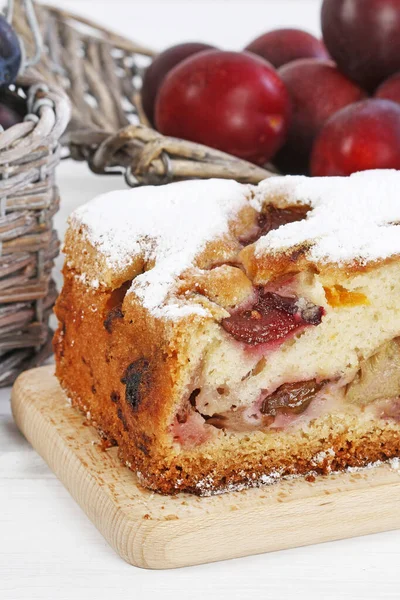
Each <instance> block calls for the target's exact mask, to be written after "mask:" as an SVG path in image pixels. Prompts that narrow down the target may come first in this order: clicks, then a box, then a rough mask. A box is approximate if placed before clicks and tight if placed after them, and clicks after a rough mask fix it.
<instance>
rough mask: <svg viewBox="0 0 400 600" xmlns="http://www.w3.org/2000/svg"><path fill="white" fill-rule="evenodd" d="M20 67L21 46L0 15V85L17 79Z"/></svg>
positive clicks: (9, 26) (8, 24)
mask: <svg viewBox="0 0 400 600" xmlns="http://www.w3.org/2000/svg"><path fill="white" fill-rule="evenodd" d="M20 66H21V45H20V43H19V39H18V36H17V34H16V32H15V31H14V29H13V28H12V26H11V25H10V23H8V21H7V20H6V19H5V17H3V16H2V15H0V85H9V84H10V83H13V82H14V81H15V79H16V78H17V75H18V71H19V68H20Z"/></svg>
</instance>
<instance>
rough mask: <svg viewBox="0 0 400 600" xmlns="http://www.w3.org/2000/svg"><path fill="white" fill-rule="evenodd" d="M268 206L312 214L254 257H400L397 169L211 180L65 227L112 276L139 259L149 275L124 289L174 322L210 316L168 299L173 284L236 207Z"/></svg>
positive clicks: (128, 197)
mask: <svg viewBox="0 0 400 600" xmlns="http://www.w3.org/2000/svg"><path fill="white" fill-rule="evenodd" d="M270 203H274V204H276V205H277V206H278V207H285V206H293V205H296V204H298V205H306V206H309V207H310V208H311V210H310V211H309V212H308V213H307V216H306V218H305V219H303V220H301V221H297V222H293V223H288V224H286V225H282V226H280V227H279V228H278V229H275V230H273V231H270V232H269V233H268V234H267V235H264V236H263V237H261V238H260V239H259V240H258V241H257V242H256V243H255V257H256V259H257V258H260V259H262V256H263V255H271V254H273V255H279V254H280V253H285V252H287V251H290V250H293V248H296V247H299V245H301V246H302V247H304V246H305V245H306V246H307V247H308V249H307V251H306V258H307V260H308V261H310V262H315V263H324V262H326V263H335V264H339V265H340V264H346V263H349V262H355V261H356V262H358V263H359V264H366V263H368V262H371V261H376V260H381V259H385V258H388V257H389V256H392V255H395V254H400V235H399V233H400V229H399V225H400V171H394V170H393V171H388V170H382V171H365V172H363V173H357V174H354V175H352V176H350V177H324V178H307V177H297V176H296V177H290V176H286V177H271V178H269V179H267V180H265V181H263V182H261V183H260V184H259V185H258V186H250V185H243V184H239V183H237V182H235V181H230V180H220V179H210V180H205V181H204V180H203V181H202V180H199V181H185V182H180V183H174V184H169V185H165V186H160V187H152V186H148V187H143V188H136V189H130V190H122V191H115V192H110V193H108V194H104V195H101V196H99V197H97V198H95V199H94V200H92V201H91V202H89V203H88V204H86V205H84V206H81V207H80V208H78V209H77V210H76V211H75V212H74V213H73V215H72V216H71V219H70V225H71V227H72V228H73V229H75V230H80V231H82V233H83V235H84V237H85V238H86V239H87V240H88V241H89V242H90V244H91V245H92V246H93V247H94V248H95V250H96V251H97V252H99V253H101V255H102V256H103V257H104V259H105V262H106V264H107V267H108V268H109V269H111V270H113V271H119V270H123V269H124V267H126V265H128V264H129V263H130V261H132V257H134V256H135V255H139V254H141V255H144V256H145V259H146V261H147V262H150V263H151V268H149V270H147V271H145V272H144V273H141V274H139V275H137V276H136V277H135V278H134V280H133V282H132V286H131V288H130V291H132V292H134V293H135V294H136V295H137V296H138V297H139V298H140V300H141V302H142V303H143V305H144V306H145V307H146V308H148V309H149V310H150V311H152V312H153V313H154V314H157V315H158V316H162V317H167V318H175V317H182V316H185V315H186V314H193V313H198V314H205V313H206V311H205V309H204V308H203V307H202V306H201V305H199V304H195V303H184V302H182V301H180V300H179V299H177V298H174V297H173V295H172V294H170V295H169V296H168V300H166V298H167V295H168V294H169V292H170V291H171V289H173V286H174V284H175V282H176V280H177V277H179V275H181V274H182V273H183V272H184V271H185V270H186V269H187V268H189V267H190V266H192V265H193V262H194V260H195V258H196V256H198V255H199V253H200V252H201V251H202V250H204V248H205V247H206V245H207V243H208V242H210V241H214V240H217V239H219V238H222V237H223V236H224V235H225V234H227V233H228V232H229V227H230V223H231V222H232V221H234V220H235V218H237V217H238V214H239V212H240V210H241V209H243V208H245V207H246V206H249V205H251V207H252V208H253V209H255V211H256V213H257V212H260V211H261V210H262V207H263V205H265V204H270ZM256 213H255V214H256ZM83 275H84V274H83ZM99 277H100V280H101V273H100V274H99ZM94 283H95V282H92V285H93V284H94Z"/></svg>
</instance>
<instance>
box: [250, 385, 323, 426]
mask: <svg viewBox="0 0 400 600" xmlns="http://www.w3.org/2000/svg"><path fill="white" fill-rule="evenodd" d="M326 383H327V382H326V381H320V382H318V381H317V380H316V379H310V380H308V381H297V382H295V383H284V384H283V385H281V386H280V387H279V388H278V389H277V390H275V392H274V393H273V394H270V395H269V396H267V397H266V398H265V399H264V400H263V403H262V405H261V413H262V414H263V415H270V416H273V417H274V416H276V414H277V413H278V412H279V411H280V412H282V413H284V414H291V415H300V414H301V413H303V412H304V411H305V410H306V408H307V407H308V406H309V405H310V403H311V401H312V400H313V399H314V397H315V395H316V394H318V392H319V391H320V390H321V389H322V388H323V387H324V385H325V384H326Z"/></svg>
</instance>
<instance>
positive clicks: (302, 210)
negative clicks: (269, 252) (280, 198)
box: [242, 204, 309, 246]
mask: <svg viewBox="0 0 400 600" xmlns="http://www.w3.org/2000/svg"><path fill="white" fill-rule="evenodd" d="M308 211H309V208H308V207H304V206H292V207H291V208H276V207H275V206H272V204H270V205H269V206H267V207H266V208H265V210H264V211H263V212H262V213H261V214H260V215H259V217H258V220H257V225H256V229H255V231H254V232H253V233H252V234H251V235H250V236H249V237H247V238H246V239H244V240H242V243H243V244H244V245H245V246H247V245H249V244H254V242H256V241H257V240H259V239H260V237H262V236H263V235H267V233H269V232H270V231H272V230H273V229H278V227H281V225H287V224H288V223H294V222H296V221H302V220H303V219H304V218H305V217H306V215H307V212H308Z"/></svg>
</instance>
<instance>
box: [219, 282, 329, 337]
mask: <svg viewBox="0 0 400 600" xmlns="http://www.w3.org/2000/svg"><path fill="white" fill-rule="evenodd" d="M323 315H324V309H323V307H322V306H316V305H315V304H312V303H311V302H308V301H307V300H305V299H304V298H291V297H286V296H280V295H279V294H275V293H273V292H266V291H265V290H264V288H263V287H259V288H258V289H257V298H256V301H255V303H254V304H253V305H252V306H251V307H249V308H246V309H242V310H238V311H236V312H234V313H233V314H232V315H231V316H230V317H227V318H225V319H223V320H222V327H223V328H224V329H225V331H227V332H228V333H229V334H230V335H231V336H232V337H233V338H234V339H235V340H237V341H239V342H243V343H245V344H248V345H250V346H256V345H258V344H274V343H276V342H283V341H284V340H285V339H286V338H288V337H289V336H290V335H293V334H294V333H296V332H297V331H299V330H301V329H304V328H305V327H308V326H310V325H319V323H321V319H322V317H323Z"/></svg>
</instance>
